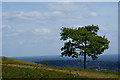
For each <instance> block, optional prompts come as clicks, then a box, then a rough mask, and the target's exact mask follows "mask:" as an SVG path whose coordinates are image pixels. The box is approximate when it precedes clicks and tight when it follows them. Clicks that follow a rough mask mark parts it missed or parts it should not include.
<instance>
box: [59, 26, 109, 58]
mask: <svg viewBox="0 0 120 80" xmlns="http://www.w3.org/2000/svg"><path fill="white" fill-rule="evenodd" d="M98 30H99V27H98V26H94V25H88V26H85V27H78V28H66V27H62V28H61V33H60V36H61V40H63V41H66V42H65V43H64V46H63V47H62V48H61V51H62V53H61V55H62V56H69V57H75V58H78V56H84V57H86V55H88V56H91V57H92V59H93V60H95V59H97V58H98V55H99V54H102V53H103V52H104V51H105V50H106V49H108V48H109V43H110V41H108V39H107V38H106V37H105V35H104V36H99V35H98V34H97V32H98Z"/></svg>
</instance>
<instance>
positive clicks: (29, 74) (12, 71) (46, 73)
mask: <svg viewBox="0 0 120 80" xmlns="http://www.w3.org/2000/svg"><path fill="white" fill-rule="evenodd" d="M2 75H3V76H2V77H3V78H80V76H79V75H75V74H70V73H63V72H57V71H50V70H45V69H37V70H35V69H29V68H28V69H25V68H18V67H8V66H3V74H2Z"/></svg>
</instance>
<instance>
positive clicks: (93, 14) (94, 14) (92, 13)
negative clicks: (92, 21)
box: [90, 12, 98, 16]
mask: <svg viewBox="0 0 120 80" xmlns="http://www.w3.org/2000/svg"><path fill="white" fill-rule="evenodd" d="M90 15H91V16H98V14H97V13H96V12H91V13H90Z"/></svg>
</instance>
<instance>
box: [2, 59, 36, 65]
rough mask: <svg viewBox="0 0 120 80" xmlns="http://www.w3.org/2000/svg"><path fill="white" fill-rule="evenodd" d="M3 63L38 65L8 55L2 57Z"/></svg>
mask: <svg viewBox="0 0 120 80" xmlns="http://www.w3.org/2000/svg"><path fill="white" fill-rule="evenodd" d="M2 64H20V65H36V64H37V63H33V62H28V61H24V60H19V59H13V58H8V57H2Z"/></svg>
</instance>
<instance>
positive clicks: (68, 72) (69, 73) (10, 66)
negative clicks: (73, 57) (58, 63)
mask: <svg viewBox="0 0 120 80" xmlns="http://www.w3.org/2000/svg"><path fill="white" fill-rule="evenodd" d="M1 65H2V78H3V79H5V78H71V79H72V78H116V79H117V78H118V72H115V71H96V70H89V69H86V70H84V69H80V68H79V69H78V68H69V67H54V66H46V65H42V64H37V63H32V62H27V61H23V60H18V59H13V58H7V57H2V64H1Z"/></svg>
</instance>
